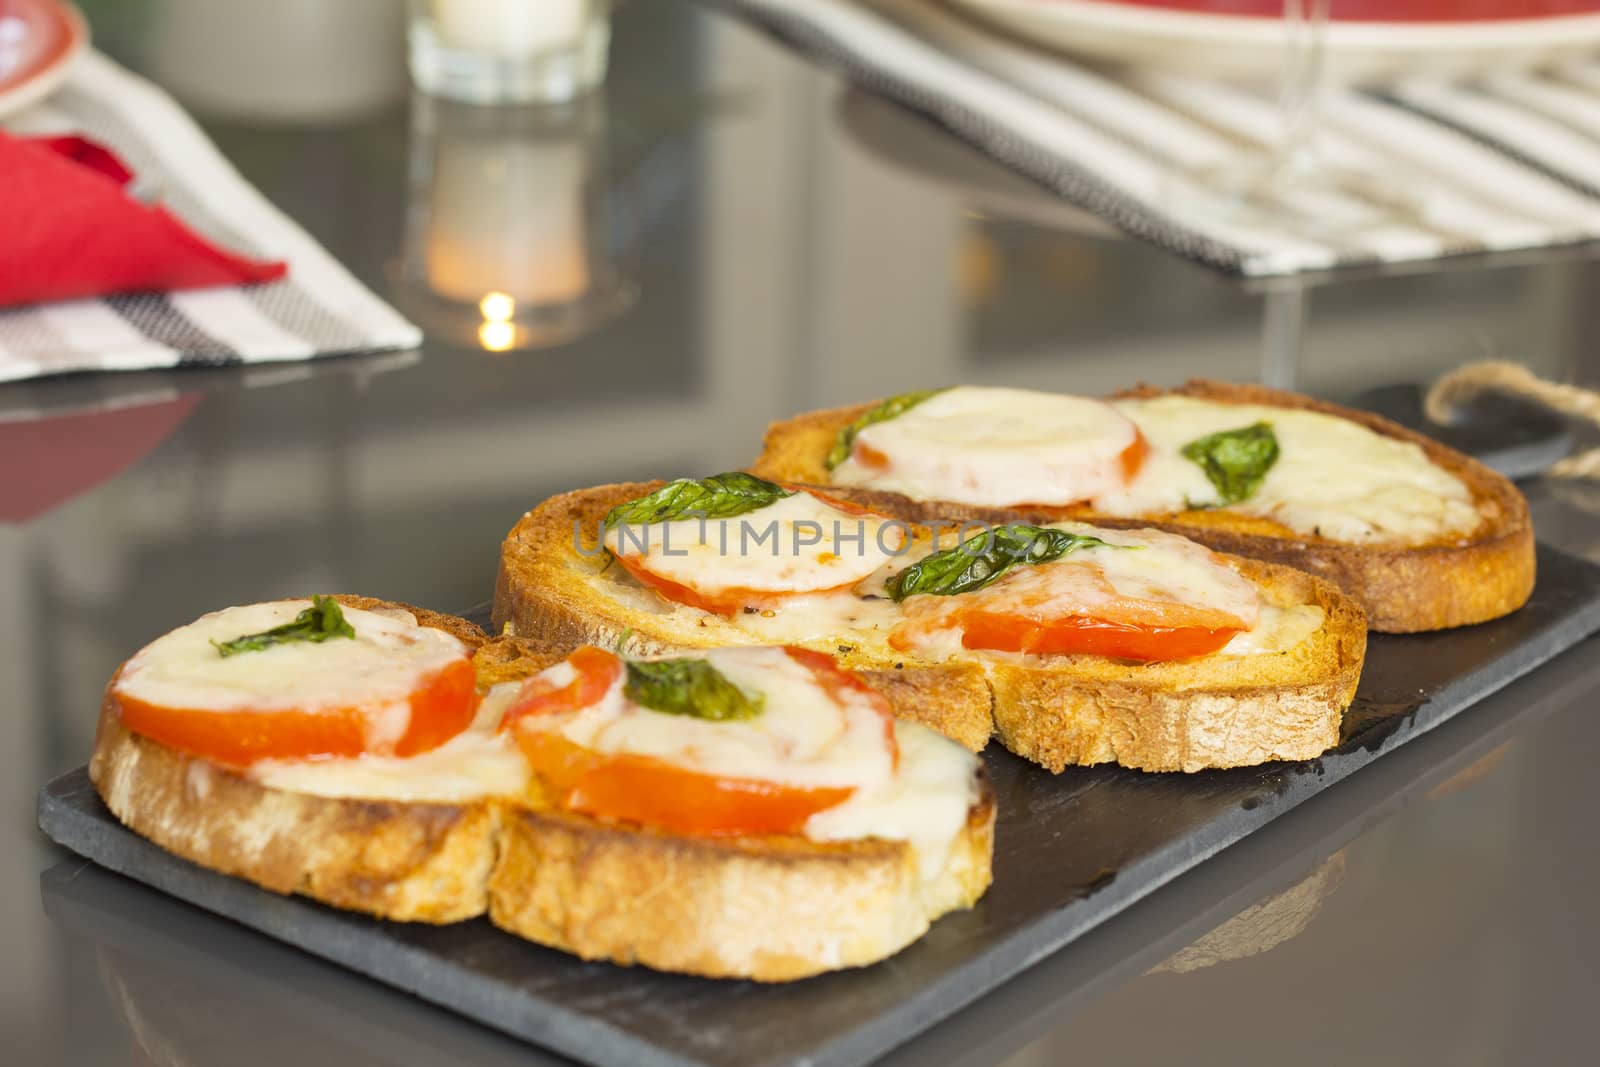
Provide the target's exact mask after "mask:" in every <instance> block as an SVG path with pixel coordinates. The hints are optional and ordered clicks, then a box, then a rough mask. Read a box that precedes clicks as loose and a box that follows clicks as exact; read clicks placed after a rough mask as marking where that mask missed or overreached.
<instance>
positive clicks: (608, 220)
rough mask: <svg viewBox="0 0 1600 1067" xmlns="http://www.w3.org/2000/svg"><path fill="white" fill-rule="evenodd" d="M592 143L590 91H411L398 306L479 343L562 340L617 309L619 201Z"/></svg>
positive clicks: (621, 301)
mask: <svg viewBox="0 0 1600 1067" xmlns="http://www.w3.org/2000/svg"><path fill="white" fill-rule="evenodd" d="M606 145H607V139H606V112H605V97H604V93H594V94H591V95H589V96H586V97H584V98H583V99H582V100H579V101H577V102H575V103H574V104H571V105H567V106H564V107H537V108H510V107H504V108H481V107H468V106H464V105H462V104H459V103H452V102H449V101H441V100H434V99H431V98H428V97H425V96H419V97H417V99H416V100H415V102H414V110H413V113H412V144H411V167H410V172H411V174H410V177H411V181H410V186H411V195H410V205H409V210H408V213H407V225H406V244H405V256H404V260H403V264H402V269H401V272H400V276H399V278H398V279H397V281H398V283H399V284H398V287H397V291H396V293H395V296H396V299H397V300H398V302H399V303H400V304H401V306H402V308H403V310H404V311H405V312H406V313H407V314H408V315H410V316H411V317H412V318H414V319H416V320H417V321H418V322H420V323H421V324H422V326H423V327H424V328H425V329H426V330H427V331H428V333H429V334H430V335H431V336H432V337H433V338H434V339H435V340H438V341H444V342H446V343H447V344H450V345H452V346H456V347H462V348H477V349H481V350H482V351H485V352H492V353H502V352H516V351H526V350H529V349H538V348H545V347H548V346H552V345H560V344H566V343H568V342H571V341H573V340H576V339H577V338H579V337H581V336H583V335H584V334H586V333H588V332H590V331H591V330H594V329H596V328H598V327H599V326H600V325H602V324H603V323H605V322H608V321H610V320H611V319H614V318H615V317H617V316H618V315H621V314H623V313H624V312H625V311H627V309H628V308H629V307H630V306H631V305H632V303H633V301H634V299H635V298H636V297H637V295H638V287H637V284H636V283H635V281H634V280H633V279H634V276H635V270H634V267H633V263H632V254H633V242H632V235H633V232H634V226H633V223H632V211H631V208H630V202H631V201H630V197H629V196H628V195H627V191H628V187H627V185H626V184H625V183H624V184H622V185H618V184H615V183H614V179H613V176H612V175H611V172H610V167H609V165H608V159H607V147H606Z"/></svg>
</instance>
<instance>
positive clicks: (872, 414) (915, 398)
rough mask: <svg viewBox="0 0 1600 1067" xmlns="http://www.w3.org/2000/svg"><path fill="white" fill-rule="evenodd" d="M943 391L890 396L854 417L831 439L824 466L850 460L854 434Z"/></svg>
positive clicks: (898, 415) (924, 391)
mask: <svg viewBox="0 0 1600 1067" xmlns="http://www.w3.org/2000/svg"><path fill="white" fill-rule="evenodd" d="M942 392H944V390H943V389H923V390H920V391H918V392H915V393H901V394H900V395H899V396H891V397H890V398H889V399H888V400H885V401H884V402H883V403H881V404H879V405H878V406H877V407H875V408H873V409H871V410H870V411H865V412H862V413H861V414H860V415H858V416H856V419H855V421H854V422H852V423H850V425H848V426H846V427H845V428H844V429H842V430H840V431H839V434H838V436H837V437H835V438H834V439H833V447H832V448H831V449H829V450H828V458H827V460H826V461H825V463H824V465H825V466H826V467H827V468H828V469H829V470H833V468H835V467H837V466H838V465H839V464H841V463H843V462H844V461H845V460H847V459H849V458H850V449H851V447H852V446H853V445H854V444H855V443H856V434H858V433H860V432H861V431H862V430H865V429H866V428H867V427H868V426H871V425H872V424H873V423H878V422H888V421H889V420H890V419H896V418H899V417H900V416H901V415H904V414H905V413H906V412H908V411H910V410H911V409H912V408H914V407H916V406H917V405H918V404H920V403H922V402H923V401H924V400H926V399H928V398H929V397H930V396H938V395H939V394H940V393H942Z"/></svg>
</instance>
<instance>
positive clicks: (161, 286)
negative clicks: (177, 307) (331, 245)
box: [0, 131, 289, 306]
mask: <svg viewBox="0 0 1600 1067" xmlns="http://www.w3.org/2000/svg"><path fill="white" fill-rule="evenodd" d="M132 179H133V172H132V171H130V170H129V169H128V167H127V166H126V164H124V163H123V162H122V161H121V160H120V159H118V158H117V157H116V156H115V155H113V154H112V153H111V152H110V151H108V150H107V149H105V148H103V147H101V146H100V145H98V144H95V143H94V142H93V141H88V140H85V139H84V138H82V137H13V136H11V135H9V134H7V133H5V132H4V131H0V234H4V235H5V237H4V244H3V245H0V306H5V305H11V304H31V303H34V302H36V301H41V300H67V299H71V298H73V297H81V296H99V295H102V294H106V293H122V292H131V291H136V290H141V289H145V290H148V289H156V290H167V289H199V288H203V287H205V286H210V285H241V284H244V283H246V282H266V281H272V280H274V279H277V278H281V277H283V276H284V274H285V273H286V272H287V271H288V269H289V268H288V265H287V264H286V263H283V262H281V261H280V262H267V261H263V260H256V259H247V258H245V257H243V256H237V255H234V254H233V253H231V252H228V251H225V250H224V249H221V248H218V247H216V246H215V245H213V244H211V243H210V242H209V241H207V240H205V239H204V238H203V237H201V236H200V235H198V234H196V233H195V232H194V231H192V230H190V229H189V228H188V227H187V226H185V225H184V224H183V223H182V222H180V221H178V219H177V218H176V217H175V216H174V215H173V214H172V213H171V212H169V211H167V209H166V208H164V207H161V206H159V205H155V204H144V203H140V202H139V201H138V200H135V199H134V198H133V197H131V196H129V195H128V192H127V186H128V183H129V182H130V181H131V180H132Z"/></svg>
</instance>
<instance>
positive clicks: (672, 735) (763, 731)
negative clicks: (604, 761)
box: [546, 648, 978, 880]
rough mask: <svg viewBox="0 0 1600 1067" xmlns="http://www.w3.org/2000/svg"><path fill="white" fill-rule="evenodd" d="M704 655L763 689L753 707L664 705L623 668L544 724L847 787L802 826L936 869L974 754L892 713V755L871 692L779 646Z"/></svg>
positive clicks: (743, 772)
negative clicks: (880, 841) (893, 847)
mask: <svg viewBox="0 0 1600 1067" xmlns="http://www.w3.org/2000/svg"><path fill="white" fill-rule="evenodd" d="M706 659H708V660H709V661H710V662H711V664H712V665H713V666H714V667H716V668H717V670H718V671H720V672H721V673H722V674H723V676H724V677H726V678H727V679H728V680H729V681H730V682H732V683H733V684H735V685H737V686H738V687H739V688H741V689H743V690H745V691H746V692H747V693H751V694H760V695H761V696H762V697H763V699H764V703H763V708H762V711H761V713H760V714H759V715H757V716H756V717H755V718H753V719H748V720H742V721H736V722H708V721H706V720H703V719H695V718H690V717H686V716H682V715H668V714H663V713H661V712H657V711H652V710H650V709H649V708H645V707H642V706H640V705H638V704H635V703H633V702H632V701H630V700H628V699H627V697H626V696H625V695H624V694H623V685H622V682H621V680H619V681H618V682H617V683H616V684H615V685H613V686H612V688H611V690H610V691H609V692H607V693H606V695H605V696H604V697H603V698H602V699H601V700H600V701H599V702H597V703H596V704H595V705H593V706H591V707H589V708H586V709H584V710H583V711H580V712H577V713H575V714H573V715H572V716H570V717H568V718H567V719H565V721H563V722H554V721H553V722H552V723H551V724H550V728H552V729H559V730H560V731H561V733H562V735H563V736H564V737H566V738H567V739H568V740H569V741H572V742H574V743H575V744H579V745H582V746H584V747H585V748H588V749H591V750H593V751H597V752H604V753H608V754H613V755H624V754H625V755H633V756H649V757H653V758H655V759H660V760H664V761H666V762H669V763H671V764H673V765H674V766H677V767H682V768H685V769H687V770H692V771H695V772H698V773H701V774H708V775H714V776H718V777H727V778H755V779H760V780H762V781H769V782H779V783H782V784H784V785H790V786H797V787H806V788H826V787H850V788H854V789H855V793H854V794H853V795H852V796H851V797H850V799H849V800H847V801H845V802H844V803H843V804H840V805H836V806H835V807H833V808H829V809H828V810H826V811H822V812H819V813H817V814H816V815H813V816H812V817H811V818H810V819H809V820H808V821H807V823H806V826H805V831H804V832H805V836H806V837H808V838H811V839H812V840H816V841H842V840H858V839H863V838H870V837H877V838H884V839H887V840H895V841H906V842H907V843H908V844H910V845H911V847H912V850H913V852H914V853H915V855H916V857H917V864H918V870H919V872H920V873H921V876H922V877H923V878H924V879H926V880H932V879H933V878H936V877H937V876H938V875H939V873H940V872H941V871H942V870H943V869H944V867H945V865H946V863H947V862H948V860H949V856H950V847H951V844H952V842H954V840H955V838H956V835H957V834H959V833H960V832H961V829H962V827H963V826H965V825H966V820H967V813H968V810H969V809H970V808H971V807H972V804H973V802H974V801H975V800H976V799H977V797H976V789H977V771H978V759H977V757H976V756H974V755H973V754H972V753H970V752H968V751H967V750H966V749H964V748H962V747H961V746H960V745H958V744H956V743H955V742H954V741H950V740H948V739H946V738H944V737H941V736H940V735H939V734H937V733H935V732H933V731H932V730H929V729H927V728H925V727H922V726H918V725H914V724H910V723H896V724H895V725H894V731H895V741H896V743H897V744H898V746H899V749H900V758H899V763H898V766H897V765H896V764H895V763H894V762H893V760H892V758H891V755H890V751H889V748H888V746H887V744H886V743H885V737H884V723H883V718H882V717H881V715H880V714H879V712H878V710H877V707H876V701H875V700H873V698H871V697H868V696H866V695H864V694H861V693H857V692H855V691H853V690H848V689H847V690H844V691H842V692H839V693H836V694H830V693H829V691H828V690H826V689H824V688H823V687H822V686H820V685H818V684H817V681H816V678H815V676H814V675H813V674H812V672H811V670H810V669H809V668H807V667H806V666H805V665H803V664H800V663H797V662H796V661H795V660H794V659H793V658H792V657H790V656H789V655H788V654H787V653H785V652H784V651H783V650H782V649H780V648H723V649H717V650H714V651H712V652H710V653H708V654H707V655H706ZM570 675H571V668H570V667H568V666H567V665H566V664H560V665H558V666H556V667H553V668H551V670H550V672H547V674H546V677H548V678H549V679H550V681H551V682H552V683H554V684H557V685H559V684H561V683H562V682H564V681H567V680H570Z"/></svg>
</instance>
